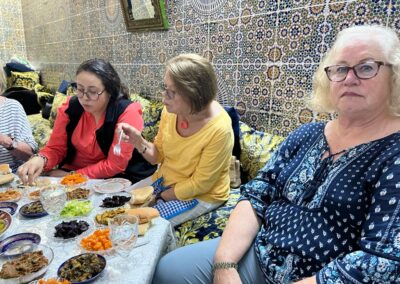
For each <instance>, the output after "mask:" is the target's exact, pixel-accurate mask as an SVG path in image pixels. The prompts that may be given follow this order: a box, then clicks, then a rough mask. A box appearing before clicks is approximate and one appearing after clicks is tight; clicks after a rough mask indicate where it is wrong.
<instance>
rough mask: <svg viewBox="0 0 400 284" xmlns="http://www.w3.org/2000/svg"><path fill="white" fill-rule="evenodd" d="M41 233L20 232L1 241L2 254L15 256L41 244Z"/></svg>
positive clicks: (0, 251) (0, 254)
mask: <svg viewBox="0 0 400 284" xmlns="http://www.w3.org/2000/svg"><path fill="white" fill-rule="evenodd" d="M40 241H41V238H40V235H38V234H35V233H20V234H15V235H12V236H9V237H8V238H5V239H4V240H2V241H0V256H15V255H19V254H21V253H24V252H26V251H29V250H30V249H31V248H32V247H33V246H35V245H38V244H40Z"/></svg>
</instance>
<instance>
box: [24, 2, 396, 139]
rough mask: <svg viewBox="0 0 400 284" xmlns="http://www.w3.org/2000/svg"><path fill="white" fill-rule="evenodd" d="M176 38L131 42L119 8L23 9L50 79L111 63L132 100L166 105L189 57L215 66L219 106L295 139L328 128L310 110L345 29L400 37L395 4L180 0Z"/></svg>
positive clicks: (151, 36)
mask: <svg viewBox="0 0 400 284" xmlns="http://www.w3.org/2000/svg"><path fill="white" fill-rule="evenodd" d="M167 2H168V4H167V6H168V17H169V22H170V25H171V27H170V29H169V30H168V31H155V32H137V33H128V32H126V30H125V23H124V20H123V15H122V12H121V7H120V2H119V1H118V0H35V1H31V0H22V11H23V19H24V27H25V39H26V46H27V55H28V58H29V59H30V60H31V61H32V62H34V63H38V64H40V68H41V70H42V71H43V79H44V81H45V82H46V83H47V84H49V85H58V84H59V82H60V81H61V80H62V79H73V78H74V71H75V69H76V67H77V66H78V64H79V63H80V62H82V61H83V60H85V59H88V58H92V57H102V58H105V59H108V60H110V61H111V62H112V63H113V64H114V65H115V67H116V68H117V69H118V71H119V73H120V75H121V76H122V77H123V79H124V81H125V83H126V84H127V85H128V86H129V88H130V90H131V91H135V92H142V93H146V94H149V95H150V96H153V97H156V98H159V95H158V93H159V90H160V86H161V82H162V78H163V72H164V67H163V66H164V64H165V62H166V60H168V59H169V58H171V57H173V56H175V55H178V54H180V53H184V52H196V53H199V54H202V55H204V56H206V57H208V58H210V59H211V60H212V62H213V63H214V66H215V69H216V71H217V73H218V77H219V87H220V89H219V90H220V93H219V100H220V101H221V102H222V103H224V104H226V105H234V106H236V107H237V109H238V110H239V112H240V115H241V116H242V120H243V121H245V122H247V123H249V124H250V125H252V126H253V127H256V128H257V129H259V130H262V131H268V132H273V133H277V134H282V135H287V133H288V132H289V131H291V130H292V129H294V128H295V127H297V126H299V125H300V124H301V123H305V122H309V121H315V120H319V119H327V118H329V115H326V114H317V113H314V112H312V111H311V110H310V109H309V108H307V105H306V97H307V94H308V93H309V91H310V87H311V76H312V74H313V72H314V70H315V69H316V67H317V64H318V63H319V61H320V59H321V57H322V56H323V54H324V53H325V52H326V50H327V48H328V47H329V46H330V44H331V42H332V40H333V39H334V37H335V35H336V33H337V32H338V31H339V30H341V29H342V28H344V27H346V26H349V25H354V24H362V23H380V24H384V25H389V26H391V27H393V28H395V29H397V30H398V31H400V17H399V10H400V9H399V8H400V4H396V3H395V0H371V1H361V0H358V1H334V0H280V1H279V0H276V1H272V0H269V1H261V0H259V1H255V0H236V1H234V0H170V1H167Z"/></svg>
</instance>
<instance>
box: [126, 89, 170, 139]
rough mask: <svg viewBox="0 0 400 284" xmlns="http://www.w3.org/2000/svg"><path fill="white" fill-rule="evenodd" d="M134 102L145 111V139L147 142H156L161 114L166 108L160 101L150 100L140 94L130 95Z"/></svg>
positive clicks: (143, 133) (143, 132)
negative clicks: (138, 103)
mask: <svg viewBox="0 0 400 284" xmlns="http://www.w3.org/2000/svg"><path fill="white" fill-rule="evenodd" d="M130 98H131V100H132V101H133V102H140V104H141V105H142V110H143V120H144V129H143V131H142V135H143V137H144V138H145V139H146V140H147V141H151V142H152V141H154V138H155V137H156V135H157V132H158V126H159V124H160V118H161V112H162V109H163V107H164V105H163V103H162V102H160V101H153V100H148V99H146V98H144V97H142V96H140V95H138V94H130Z"/></svg>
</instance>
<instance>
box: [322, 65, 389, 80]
mask: <svg viewBox="0 0 400 284" xmlns="http://www.w3.org/2000/svg"><path fill="white" fill-rule="evenodd" d="M381 66H387V67H392V65H391V64H389V63H385V62H382V61H367V62H363V63H359V64H356V65H354V66H347V65H332V66H328V67H325V68H324V70H325V73H326V76H328V79H329V80H330V81H332V82H341V81H344V80H345V79H346V77H347V74H348V73H349V71H350V70H353V72H354V75H356V77H357V78H358V79H361V80H366V79H371V78H373V77H375V76H376V75H377V74H378V71H379V69H380V67H381Z"/></svg>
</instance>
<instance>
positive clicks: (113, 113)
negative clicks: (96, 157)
mask: <svg viewBox="0 0 400 284" xmlns="http://www.w3.org/2000/svg"><path fill="white" fill-rule="evenodd" d="M131 103H132V102H131V101H129V100H127V99H119V100H117V101H115V102H111V101H110V103H109V104H108V106H107V111H106V118H105V120H104V124H103V125H102V126H101V127H100V128H99V129H97V130H96V140H97V143H98V144H99V146H100V148H101V150H102V152H103V153H104V155H105V156H106V157H107V156H108V151H109V150H110V147H111V144H112V142H113V139H114V131H115V127H116V124H117V122H118V118H119V117H120V115H121V114H122V113H123V112H124V111H125V109H126V108H127V107H128V106H129V105H130V104H131ZM83 111H84V109H83V107H82V106H81V104H80V103H79V101H78V98H77V97H72V98H71V99H70V101H69V105H68V108H67V110H66V111H65V113H66V114H67V115H68V117H69V123H68V124H67V126H66V131H67V137H68V138H67V139H68V141H67V156H66V157H65V159H64V161H63V162H62V164H65V163H70V162H71V161H72V160H73V157H74V156H75V152H76V149H75V147H74V146H73V145H72V140H71V139H72V133H73V132H74V129H75V127H76V126H77V125H78V122H79V120H80V118H81V116H82V114H83ZM156 168H157V166H155V165H154V166H153V165H151V164H150V163H149V162H147V161H146V160H145V159H144V158H143V157H142V155H140V153H139V152H138V151H137V150H136V148H135V149H134V150H133V153H132V158H131V160H130V161H129V163H128V166H127V168H126V169H125V172H124V173H122V174H119V175H118V176H119V177H124V178H127V179H129V180H130V181H132V182H133V183H135V182H137V181H139V180H142V179H144V178H146V177H148V176H150V175H152V174H153V173H154V172H155V170H156Z"/></svg>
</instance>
